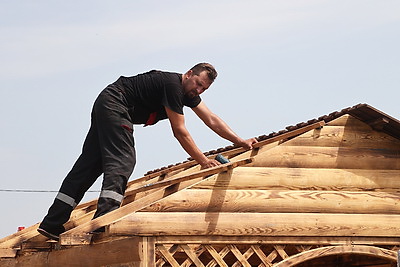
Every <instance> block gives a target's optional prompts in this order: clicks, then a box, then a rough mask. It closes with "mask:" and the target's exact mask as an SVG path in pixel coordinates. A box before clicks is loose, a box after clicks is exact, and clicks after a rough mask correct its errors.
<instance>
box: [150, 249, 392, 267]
mask: <svg viewBox="0 0 400 267" xmlns="http://www.w3.org/2000/svg"><path fill="white" fill-rule="evenodd" d="M398 249H399V248H398V247H397V246H381V247H376V246H365V245H361V246H353V245H344V246H329V245H328V246H324V245H293V244H288V245H276V244H275V245H274V244H226V243H225V244H215V243H214V244H160V243H159V244H156V250H155V256H156V258H155V259H156V266H158V267H170V266H172V267H179V266H181V267H192V266H197V267H199V266H203V267H220V266H221V267H228V266H229V267H230V266H233V267H240V266H244V267H253V266H258V267H269V266H279V267H283V266H285V267H286V266H297V264H299V265H298V266H299V267H300V266H301V267H304V266H320V265H321V264H322V263H324V265H325V266H338V265H337V264H338V262H341V263H342V264H345V263H349V264H350V263H351V266H365V265H366V264H367V263H368V266H379V267H392V266H395V265H396V259H397V251H398ZM356 255H358V257H357V256H356ZM311 259H314V260H316V259H317V261H314V262H306V261H307V260H311ZM318 259H319V261H318ZM302 263H303V264H302ZM304 264H305V265H304ZM340 266H345V265H340Z"/></svg>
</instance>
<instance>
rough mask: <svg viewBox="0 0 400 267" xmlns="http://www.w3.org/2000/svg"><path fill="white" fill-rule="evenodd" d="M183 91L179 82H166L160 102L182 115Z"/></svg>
mask: <svg viewBox="0 0 400 267" xmlns="http://www.w3.org/2000/svg"><path fill="white" fill-rule="evenodd" d="M183 97H184V96H183V92H182V89H181V87H180V86H179V84H175V83H167V84H166V85H165V86H164V92H163V96H162V98H161V104H162V105H163V106H164V107H167V108H169V109H171V110H173V111H175V112H176V113H179V114H182V115H183V105H184V103H183Z"/></svg>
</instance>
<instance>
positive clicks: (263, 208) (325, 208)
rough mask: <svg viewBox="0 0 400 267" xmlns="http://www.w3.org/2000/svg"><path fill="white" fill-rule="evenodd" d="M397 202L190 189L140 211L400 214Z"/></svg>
mask: <svg viewBox="0 0 400 267" xmlns="http://www.w3.org/2000/svg"><path fill="white" fill-rule="evenodd" d="M399 202H400V193H386V192H347V191H316V190H308V191H305V190H202V189H190V190H183V191H181V192H179V193H177V194H174V195H172V196H170V197H168V198H165V199H163V200H160V201H158V202H157V203H155V204H153V205H150V206H148V207H146V208H144V209H142V210H141V211H143V212H206V211H207V212H261V213H273V212H284V213H290V212H300V213H310V212H312V213H315V212H329V213H364V214H400V205H398V204H399ZM166 216H168V215H166Z"/></svg>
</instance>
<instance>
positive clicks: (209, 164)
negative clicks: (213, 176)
mask: <svg viewBox="0 0 400 267" xmlns="http://www.w3.org/2000/svg"><path fill="white" fill-rule="evenodd" d="M200 165H201V169H207V168H211V167H216V166H218V165H221V163H219V162H218V161H217V160H215V159H208V160H207V161H204V162H202V163H200Z"/></svg>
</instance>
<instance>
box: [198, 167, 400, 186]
mask: <svg viewBox="0 0 400 267" xmlns="http://www.w3.org/2000/svg"><path fill="white" fill-rule="evenodd" d="M192 188H193V189H212V190H222V189H225V190H235V189H237V190H242V189H252V190H328V191H384V192H400V170H362V169H323V168H317V169H312V168H273V167H238V168H235V169H233V170H232V173H231V174H230V175H225V174H219V175H216V176H212V177H210V178H208V179H207V180H204V181H202V182H201V183H198V184H196V185H195V186H193V187H192Z"/></svg>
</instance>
